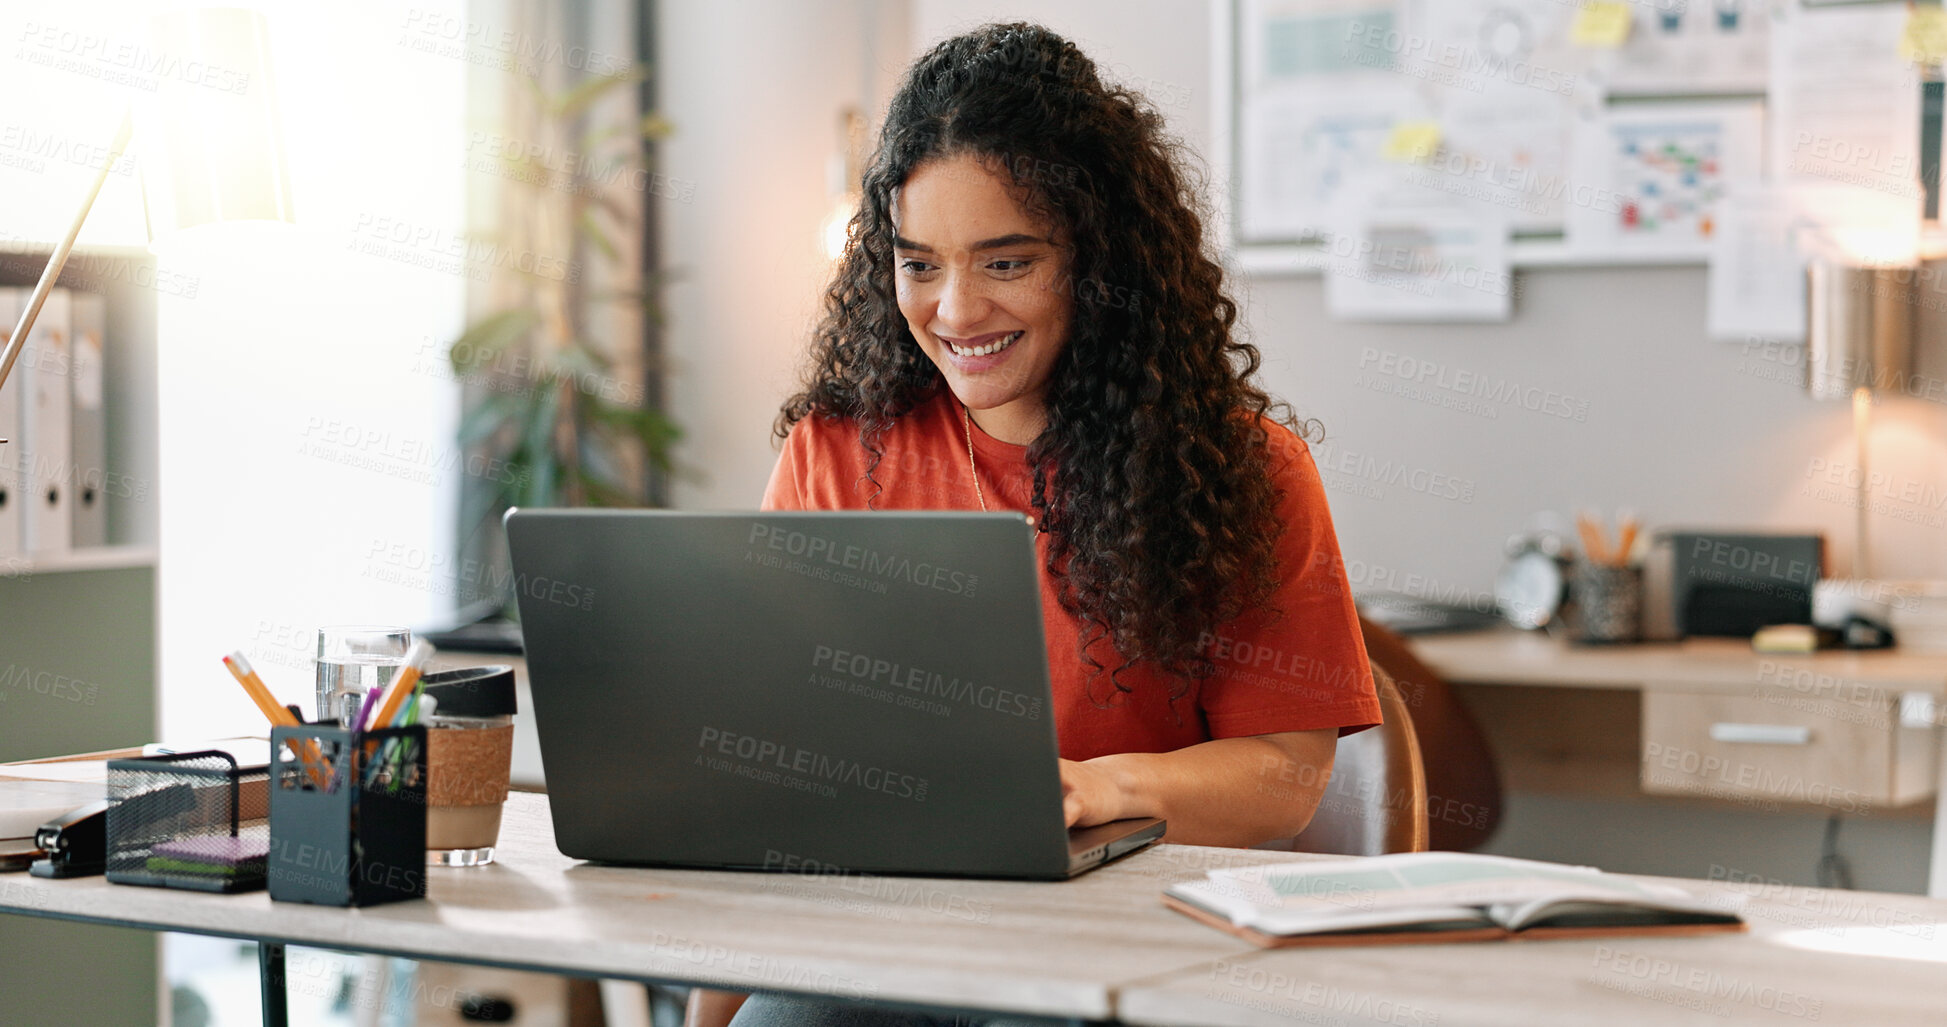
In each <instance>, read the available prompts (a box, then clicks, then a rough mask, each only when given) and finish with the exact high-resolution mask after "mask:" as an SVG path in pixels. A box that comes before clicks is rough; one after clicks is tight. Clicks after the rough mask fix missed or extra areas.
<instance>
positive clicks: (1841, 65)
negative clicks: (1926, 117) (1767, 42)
mask: <svg viewBox="0 0 1947 1027" xmlns="http://www.w3.org/2000/svg"><path fill="white" fill-rule="evenodd" d="M1906 16H1907V10H1906V5H1905V4H1900V3H1886V4H1859V5H1851V6H1843V7H1809V8H1800V9H1797V10H1795V11H1793V12H1791V16H1790V17H1789V18H1788V19H1786V20H1784V21H1782V22H1781V23H1780V24H1779V25H1778V26H1777V30H1776V31H1775V32H1774V34H1773V38H1772V46H1771V75H1772V84H1771V116H1772V119H1773V120H1772V132H1771V167H1772V174H1773V177H1774V179H1775V180H1776V181H1779V182H1786V183H1807V184H1812V183H1822V184H1828V185H1849V186H1853V187H1856V188H1859V189H1863V190H1868V191H1871V192H1877V193H1884V194H1888V195H1895V196H1902V197H1909V198H1912V199H1913V200H1914V202H1915V203H1916V204H1917V203H1918V202H1919V196H1920V192H1919V185H1918V181H1917V180H1918V178H1919V175H1920V80H1919V78H1918V77H1917V75H1916V74H1915V72H1914V67H1913V65H1912V64H1910V63H1909V62H1907V61H1906V60H1904V59H1902V58H1901V57H1900V55H1899V39H1900V32H1901V29H1902V28H1904V26H1905V24H1906Z"/></svg>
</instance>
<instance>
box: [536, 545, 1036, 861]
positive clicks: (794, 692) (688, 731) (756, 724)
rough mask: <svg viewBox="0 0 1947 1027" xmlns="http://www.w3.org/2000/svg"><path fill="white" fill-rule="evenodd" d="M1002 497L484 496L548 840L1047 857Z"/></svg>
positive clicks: (1031, 623) (612, 845) (1027, 548)
mask: <svg viewBox="0 0 1947 1027" xmlns="http://www.w3.org/2000/svg"><path fill="white" fill-rule="evenodd" d="M1031 531H1032V529H1030V528H1029V527H1028V526H1027V524H1026V522H1025V519H1024V518H1022V517H1020V516H1018V515H1012V514H980V513H954V512H929V513H865V514H860V513H765V514H688V513H674V512H668V511H639V510H638V511H598V510H531V511H529V510H519V511H514V512H512V513H510V514H509V516H508V518H507V534H508V540H509V544H510V547H511V550H512V553H513V563H514V571H515V587H516V589H517V592H518V595H519V603H520V611H521V621H522V624H523V630H524V633H525V635H526V641H527V654H528V655H527V660H528V670H529V676H530V679H531V683H532V686H533V693H534V707H535V710H534V714H535V720H536V723H537V725H538V727H539V732H540V741H541V753H542V759H543V761H544V763H545V765H546V768H547V778H548V785H549V792H550V797H551V802H552V806H553V810H554V820H555V833H556V840H557V842H558V844H559V845H560V848H561V851H562V852H564V853H566V854H567V855H569V856H574V857H577V858H582V859H595V860H605V861H611V862H621V863H650V864H669V865H687V866H771V867H773V868H780V869H781V868H786V867H788V868H791V869H803V868H805V867H806V866H829V867H842V868H847V869H853V870H865V871H878V872H893V873H927V874H959V875H973V876H1024V877H1039V876H1060V875H1061V874H1062V873H1063V872H1065V871H1066V869H1067V855H1068V844H1067V833H1066V831H1065V830H1064V829H1063V827H1062V820H1061V812H1060V811H1061V789H1060V780H1059V775H1058V773H1057V769H1056V763H1055V754H1056V752H1057V748H1056V742H1055V728H1054V721H1053V716H1052V712H1051V710H1050V697H1049V690H1048V676H1047V668H1046V658H1047V657H1046V650H1045V646H1044V642H1043V631H1042V621H1041V611H1040V597H1039V589H1038V585H1037V580H1036V567H1035V554H1034V548H1033V544H1032V534H1031Z"/></svg>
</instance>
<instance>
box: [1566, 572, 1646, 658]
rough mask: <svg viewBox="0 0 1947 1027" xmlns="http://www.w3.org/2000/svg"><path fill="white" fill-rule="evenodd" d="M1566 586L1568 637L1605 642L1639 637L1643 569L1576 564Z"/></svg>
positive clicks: (1641, 628) (1630, 639)
mask: <svg viewBox="0 0 1947 1027" xmlns="http://www.w3.org/2000/svg"><path fill="white" fill-rule="evenodd" d="M1574 575H1575V576H1574V578H1573V579H1572V580H1571V583H1570V585H1569V597H1570V600H1571V603H1572V605H1571V606H1570V610H1569V613H1570V617H1569V619H1568V620H1569V626H1570V628H1571V632H1570V637H1571V638H1573V639H1574V640H1575V641H1577V642H1585V643H1589V644H1595V645H1606V644H1612V643H1620V642H1639V641H1642V638H1643V571H1642V569H1641V568H1640V567H1615V566H1611V565H1609V564H1596V563H1577V564H1576V565H1575V570H1574Z"/></svg>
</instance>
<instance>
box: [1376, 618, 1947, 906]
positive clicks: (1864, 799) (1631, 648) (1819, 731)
mask: <svg viewBox="0 0 1947 1027" xmlns="http://www.w3.org/2000/svg"><path fill="white" fill-rule="evenodd" d="M1413 649H1414V651H1415V652H1416V653H1417V654H1419V656H1420V658H1421V659H1423V660H1425V661H1426V662H1427V664H1428V665H1430V666H1432V667H1433V668H1434V670H1436V671H1438V672H1439V673H1440V674H1441V675H1443V676H1444V677H1446V678H1447V679H1448V680H1449V681H1451V682H1453V683H1454V684H1455V685H1456V686H1457V689H1458V690H1459V691H1460V692H1461V693H1462V696H1463V698H1464V700H1465V701H1466V703H1467V705H1468V706H1469V707H1471V708H1472V709H1473V711H1474V713H1475V714H1476V716H1477V718H1478V719H1479V720H1480V722H1481V726H1482V729H1483V730H1484V731H1486V732H1487V734H1488V736H1489V741H1490V744H1491V745H1493V747H1494V749H1495V751H1496V756H1497V758H1499V759H1500V761H1501V765H1502V773H1503V779H1504V783H1505V784H1506V786H1507V787H1508V788H1509V789H1510V790H1512V791H1530V792H1540V793H1557V794H1570V795H1582V796H1597V797H1605V798H1635V797H1641V796H1643V795H1655V796H1669V797H1679V798H1681V797H1690V798H1692V799H1694V800H1698V801H1709V802H1724V801H1732V802H1738V803H1742V804H1744V805H1747V806H1752V807H1756V808H1763V809H1801V810H1807V811H1824V812H1834V813H1841V814H1866V813H1872V814H1879V813H1882V812H1886V811H1889V810H1890V811H1892V812H1894V813H1895V814H1899V813H1901V812H1902V811H1905V813H1906V815H1913V816H1924V815H1926V814H1927V813H1928V812H1931V813H1932V815H1933V817H1934V845H1933V856H1932V859H1931V865H1930V868H1929V874H1928V893H1929V894H1930V895H1932V896H1935V897H1942V896H1947V787H1943V784H1942V770H1943V766H1944V765H1947V764H1944V763H1943V761H1942V759H1941V756H1940V748H1941V742H1940V728H1939V723H1940V719H1941V718H1940V716H1939V715H1938V713H1937V711H1938V710H1939V709H1941V708H1943V705H1947V701H1944V700H1943V696H1947V654H1928V653H1911V652H1905V651H1902V650H1899V649H1891V650H1883V651H1872V652H1843V651H1841V652H1821V653H1813V654H1806V655H1797V654H1775V653H1755V652H1752V651H1751V648H1750V646H1749V645H1747V644H1745V643H1743V642H1740V641H1737V640H1735V639H1691V640H1688V641H1683V642H1668V643H1646V644H1642V645H1628V646H1577V645H1570V644H1568V643H1566V642H1564V641H1561V640H1558V639H1555V638H1550V637H1548V636H1546V635H1543V634H1539V633H1533V632H1523V631H1516V630H1513V629H1511V628H1509V629H1498V630H1493V631H1483V632H1475V633H1465V634H1450V635H1424V636H1419V637H1416V638H1414V639H1413ZM1929 800H1931V802H1929Z"/></svg>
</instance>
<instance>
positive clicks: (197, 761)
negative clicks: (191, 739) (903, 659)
mask: <svg viewBox="0 0 1947 1027" xmlns="http://www.w3.org/2000/svg"><path fill="white" fill-rule="evenodd" d="M269 774H270V772H269V769H268V768H265V767H251V768H243V769H239V768H238V766H237V761H236V759H235V758H234V757H232V756H231V755H230V754H229V753H227V752H219V751H215V750H211V751H207V752H188V753H180V754H176V755H170V756H148V757H143V758H141V759H121V760H109V761H108V787H107V796H108V867H107V875H108V879H109V880H110V881H112V882H114V883H116V884H141V885H151V886H160V887H168V888H188V889H191V890H194V891H208V892H240V891H252V890H255V889H257V888H262V887H263V886H264V879H265V867H266V856H267V853H268V849H269V841H270V831H269V827H268V824H267V822H266V821H265V819H264V817H265V813H266V811H265V808H264V798H265V782H266V781H267V780H268V779H269Z"/></svg>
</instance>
